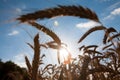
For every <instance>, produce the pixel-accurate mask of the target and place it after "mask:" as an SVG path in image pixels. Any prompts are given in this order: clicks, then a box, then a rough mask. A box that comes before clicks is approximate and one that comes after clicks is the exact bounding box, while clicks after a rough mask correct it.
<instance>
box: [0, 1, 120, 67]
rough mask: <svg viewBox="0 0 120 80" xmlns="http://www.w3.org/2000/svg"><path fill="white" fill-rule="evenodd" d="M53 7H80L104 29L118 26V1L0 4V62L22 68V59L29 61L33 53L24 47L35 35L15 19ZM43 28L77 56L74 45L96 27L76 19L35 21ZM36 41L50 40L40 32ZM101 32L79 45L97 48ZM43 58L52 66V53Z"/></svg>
mask: <svg viewBox="0 0 120 80" xmlns="http://www.w3.org/2000/svg"><path fill="white" fill-rule="evenodd" d="M57 5H81V6H83V7H88V8H90V9H91V10H93V11H95V12H96V14H97V15H98V17H99V19H100V20H101V22H102V23H103V25H105V26H106V27H114V28H115V29H117V30H118V31H120V29H119V26H120V24H119V22H120V1H119V0H0V59H2V60H3V61H7V60H12V61H14V62H15V63H17V64H18V65H20V66H25V64H24V56H25V55H27V56H28V57H29V58H30V59H32V56H33V51H32V49H30V48H29V47H28V45H27V44H26V43H27V42H28V43H31V44H33V41H32V39H33V37H34V35H35V34H36V33H38V32H39V31H38V30H36V29H34V28H32V27H31V26H30V25H27V24H18V21H15V18H17V17H19V16H20V15H22V14H26V13H30V12H34V11H37V10H43V9H46V8H51V7H56V6H57ZM39 22H40V23H41V24H43V25H45V26H46V27H48V28H50V29H51V30H53V31H54V32H55V33H56V34H57V35H58V36H59V37H60V38H61V40H62V41H63V42H64V43H66V44H67V45H68V47H69V49H70V51H71V53H72V54H73V56H76V55H78V54H80V52H79V53H78V47H79V46H80V45H78V44H77V41H78V40H79V38H80V37H81V36H82V34H83V33H85V31H87V30H88V29H89V28H91V27H93V26H95V25H99V24H98V23H95V22H93V21H90V20H86V19H80V18H76V17H68V16H67V17H56V18H52V19H44V20H39ZM40 37H41V39H40V41H41V42H46V41H49V40H50V37H48V36H46V35H45V34H44V33H41V32H40ZM102 37H103V35H102V33H101V32H97V34H94V33H93V34H92V35H91V36H89V37H87V39H85V41H83V42H82V43H81V45H82V44H87V45H89V44H93V43H94V44H101V43H102V42H100V41H99V40H100V39H102ZM43 53H44V54H46V58H45V59H44V62H45V63H46V64H47V63H53V64H55V63H56V51H54V50H51V49H49V50H46V49H43V50H42V54H43Z"/></svg>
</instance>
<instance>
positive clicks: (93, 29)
mask: <svg viewBox="0 0 120 80" xmlns="http://www.w3.org/2000/svg"><path fill="white" fill-rule="evenodd" d="M105 29H106V28H105V27H104V26H97V27H93V28H91V29H89V30H88V31H87V32H86V33H85V34H84V35H83V36H82V37H81V38H80V39H79V41H78V43H80V42H81V41H82V40H84V39H85V38H86V37H87V36H88V35H89V34H90V33H92V32H94V31H97V30H105Z"/></svg>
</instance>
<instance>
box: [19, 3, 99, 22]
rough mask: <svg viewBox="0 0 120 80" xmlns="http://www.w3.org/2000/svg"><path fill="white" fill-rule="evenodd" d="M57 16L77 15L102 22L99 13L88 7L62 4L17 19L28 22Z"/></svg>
mask: <svg viewBox="0 0 120 80" xmlns="http://www.w3.org/2000/svg"><path fill="white" fill-rule="evenodd" d="M56 16H58V17H59V16H76V17H80V18H86V19H90V20H94V21H97V22H100V21H99V19H98V17H97V15H96V14H95V13H94V12H93V11H91V10H90V9H88V8H84V7H82V6H61V5H59V6H58V7H55V8H50V9H45V10H39V11H36V12H34V13H28V14H25V15H21V16H20V17H19V18H17V20H20V21H21V22H26V21H30V20H37V19H44V18H52V17H56Z"/></svg>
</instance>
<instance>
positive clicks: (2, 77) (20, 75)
mask: <svg viewBox="0 0 120 80" xmlns="http://www.w3.org/2000/svg"><path fill="white" fill-rule="evenodd" d="M0 80H29V78H28V75H27V70H26V69H24V68H21V67H19V66H18V65H16V64H14V63H13V62H12V61H7V62H2V61H0Z"/></svg>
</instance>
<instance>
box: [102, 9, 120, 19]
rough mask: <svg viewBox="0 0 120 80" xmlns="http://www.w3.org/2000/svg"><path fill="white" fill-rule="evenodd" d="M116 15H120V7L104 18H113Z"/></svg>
mask: <svg viewBox="0 0 120 80" xmlns="http://www.w3.org/2000/svg"><path fill="white" fill-rule="evenodd" d="M115 16H120V8H116V9H114V10H113V11H111V13H110V14H109V15H108V16H106V17H105V18H104V20H107V19H113V18H114V17H115Z"/></svg>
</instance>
